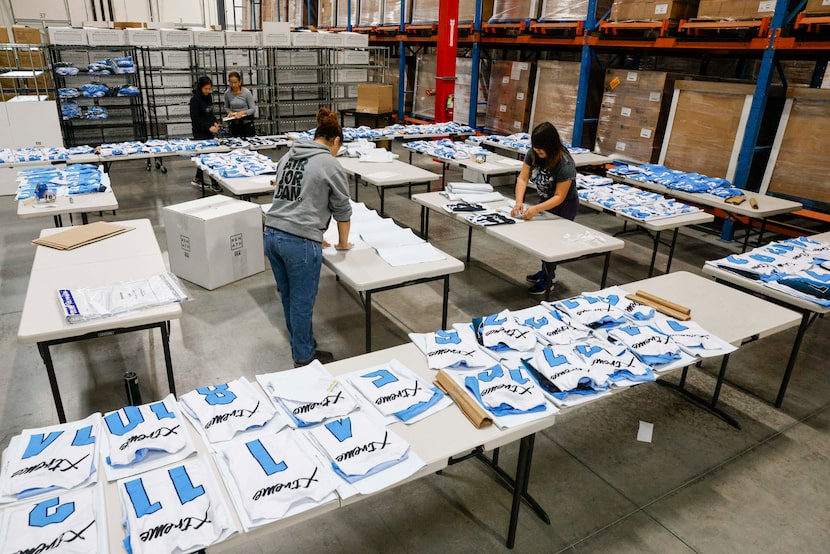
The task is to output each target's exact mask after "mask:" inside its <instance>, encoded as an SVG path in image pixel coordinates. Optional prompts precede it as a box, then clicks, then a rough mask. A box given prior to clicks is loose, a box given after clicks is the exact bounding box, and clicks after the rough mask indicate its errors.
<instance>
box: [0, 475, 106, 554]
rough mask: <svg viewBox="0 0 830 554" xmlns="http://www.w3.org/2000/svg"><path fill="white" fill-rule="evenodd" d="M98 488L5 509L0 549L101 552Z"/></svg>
mask: <svg viewBox="0 0 830 554" xmlns="http://www.w3.org/2000/svg"><path fill="white" fill-rule="evenodd" d="M102 508H103V502H102V501H101V497H100V491H99V490H98V488H97V487H86V488H83V489H80V490H77V491H71V492H65V493H62V494H60V495H58V496H52V497H50V498H46V499H44V500H41V501H39V502H32V503H29V504H22V505H18V506H15V507H13V508H9V509H8V510H6V512H5V514H4V516H3V518H2V520H1V521H2V523H0V552H15V553H29V552H30V553H35V552H49V553H54V554H98V553H99V552H105V551H106V549H107V545H106V543H104V544H101V543H100V542H99V538H100V537H101V534H100V533H104V535H103V536H104V537H106V534H105V533H106V512H105V511H104V510H103V509H102Z"/></svg>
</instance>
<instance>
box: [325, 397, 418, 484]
mask: <svg viewBox="0 0 830 554" xmlns="http://www.w3.org/2000/svg"><path fill="white" fill-rule="evenodd" d="M309 435H310V436H311V438H312V439H313V440H314V441H316V442H317V444H318V445H319V446H320V448H321V449H322V451H323V452H324V453H325V454H326V456H327V457H328V458H329V459H330V460H331V462H332V467H334V470H335V471H336V472H337V473H338V474H339V475H340V476H341V477H343V478H344V479H346V480H347V481H349V482H350V483H353V482H355V481H359V480H360V479H363V478H365V477H368V476H370V475H374V474H375V473H377V472H378V471H382V470H383V469H386V468H387V467H391V466H392V465H395V464H397V463H399V462H401V461H403V460H404V459H406V457H407V454H408V452H409V444H408V443H407V442H406V441H404V440H403V439H402V438H400V437H399V436H398V435H396V434H395V433H393V432H392V431H390V430H389V429H387V428H386V427H384V426H383V425H380V424H378V423H377V422H375V421H374V420H373V419H371V418H370V417H369V416H367V415H366V414H364V413H363V412H355V413H353V414H351V415H350V416H348V417H344V418H342V419H336V420H333V421H329V422H328V423H325V424H323V425H320V426H317V427H314V428H312V429H310V430H309Z"/></svg>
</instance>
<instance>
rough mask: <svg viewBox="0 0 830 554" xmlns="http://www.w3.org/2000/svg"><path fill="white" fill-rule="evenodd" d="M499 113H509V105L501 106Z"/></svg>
mask: <svg viewBox="0 0 830 554" xmlns="http://www.w3.org/2000/svg"><path fill="white" fill-rule="evenodd" d="M499 111H500V112H501V113H505V112H507V105H506V104H501V105H500V106H499Z"/></svg>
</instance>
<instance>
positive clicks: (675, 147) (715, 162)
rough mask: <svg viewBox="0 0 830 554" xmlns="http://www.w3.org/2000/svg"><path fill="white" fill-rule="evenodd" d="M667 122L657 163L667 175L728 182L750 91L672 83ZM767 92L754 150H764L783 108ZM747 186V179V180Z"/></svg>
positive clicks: (777, 94) (776, 92)
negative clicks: (760, 146)
mask: <svg viewBox="0 0 830 554" xmlns="http://www.w3.org/2000/svg"><path fill="white" fill-rule="evenodd" d="M674 88H675V90H674V95H675V96H677V100H676V102H675V101H674V100H673V103H674V104H675V106H674V114H673V120H672V121H670V122H669V123H668V125H670V128H671V134H668V132H667V134H666V136H665V138H664V139H663V146H662V149H661V152H660V160H658V161H659V162H660V163H662V164H663V165H665V166H666V167H669V168H671V169H679V170H681V171H695V172H698V173H702V174H704V175H708V176H709V177H722V178H725V179H729V180H731V179H732V178H733V177H734V173H735V165H736V160H737V152H738V151H739V150H740V147H741V143H742V142H743V135H744V129H745V121H744V119H743V117H742V115H743V114H744V113H749V106H750V105H751V104H752V95H753V94H754V92H755V85H751V84H743V83H730V82H720V81H718V82H708V81H677V82H675V84H674ZM781 93H782V91H781V90H780V89H779V88H777V87H773V88H772V89H770V95H769V97H768V99H767V109H766V112H765V114H764V118H763V119H762V123H761V128H760V131H759V133H758V144H770V143H771V141H772V129H773V126H774V124H775V122H776V121H777V119H778V117H777V115H775V114H776V113H780V110H781V106H782V104H783V98H782V94H781ZM750 182H752V176H750Z"/></svg>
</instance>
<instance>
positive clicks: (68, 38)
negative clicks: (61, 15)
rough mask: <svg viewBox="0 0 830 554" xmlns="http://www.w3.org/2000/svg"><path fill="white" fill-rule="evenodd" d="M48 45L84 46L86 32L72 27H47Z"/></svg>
mask: <svg viewBox="0 0 830 554" xmlns="http://www.w3.org/2000/svg"><path fill="white" fill-rule="evenodd" d="M46 33H47V34H48V35H49V43H50V44H62V45H73V46H76V45H77V46H81V45H86V44H88V43H87V39H86V31H85V30H84V29H75V28H74V27H49V28H47V29H46Z"/></svg>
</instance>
